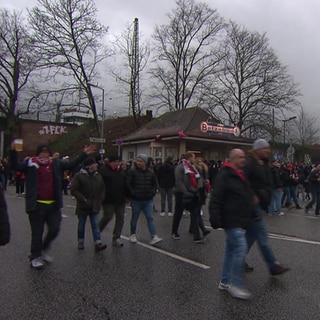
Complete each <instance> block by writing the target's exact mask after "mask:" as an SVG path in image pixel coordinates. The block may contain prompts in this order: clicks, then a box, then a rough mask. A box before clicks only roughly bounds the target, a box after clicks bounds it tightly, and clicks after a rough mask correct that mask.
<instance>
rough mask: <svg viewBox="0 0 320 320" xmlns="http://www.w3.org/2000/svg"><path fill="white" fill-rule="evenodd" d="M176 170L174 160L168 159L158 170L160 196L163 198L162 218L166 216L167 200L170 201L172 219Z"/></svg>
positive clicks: (169, 210) (169, 212)
mask: <svg viewBox="0 0 320 320" xmlns="http://www.w3.org/2000/svg"><path fill="white" fill-rule="evenodd" d="M174 169H175V165H174V164H173V158H172V157H168V158H167V159H166V161H165V162H164V163H163V164H161V165H160V166H159V168H158V170H157V177H158V183H159V186H160V196H161V212H160V216H161V217H164V216H165V215H166V212H165V208H166V200H167V201H168V216H169V217H172V216H173V213H172V197H173V187H174V184H175V180H174Z"/></svg>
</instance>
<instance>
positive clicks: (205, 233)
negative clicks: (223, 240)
mask: <svg viewBox="0 0 320 320" xmlns="http://www.w3.org/2000/svg"><path fill="white" fill-rule="evenodd" d="M202 233H203V236H204V237H206V236H207V235H208V234H210V233H211V231H210V230H209V229H205V230H204V231H202Z"/></svg>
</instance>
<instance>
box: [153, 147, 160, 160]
mask: <svg viewBox="0 0 320 320" xmlns="http://www.w3.org/2000/svg"><path fill="white" fill-rule="evenodd" d="M153 158H154V160H157V159H161V160H162V148H153Z"/></svg>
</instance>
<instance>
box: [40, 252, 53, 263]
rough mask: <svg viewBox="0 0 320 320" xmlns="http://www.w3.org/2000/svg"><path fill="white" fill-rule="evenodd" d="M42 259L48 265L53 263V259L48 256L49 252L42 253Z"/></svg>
mask: <svg viewBox="0 0 320 320" xmlns="http://www.w3.org/2000/svg"><path fill="white" fill-rule="evenodd" d="M41 259H42V260H43V261H45V262H48V263H51V262H53V258H52V257H51V256H49V255H48V252H47V251H42V254H41Z"/></svg>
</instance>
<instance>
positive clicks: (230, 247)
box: [209, 149, 254, 300]
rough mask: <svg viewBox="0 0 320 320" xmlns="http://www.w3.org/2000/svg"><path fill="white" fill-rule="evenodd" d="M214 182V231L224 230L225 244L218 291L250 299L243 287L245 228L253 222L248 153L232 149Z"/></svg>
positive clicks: (212, 206) (211, 208)
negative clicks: (246, 162) (246, 171)
mask: <svg viewBox="0 0 320 320" xmlns="http://www.w3.org/2000/svg"><path fill="white" fill-rule="evenodd" d="M229 159H230V162H226V163H225V164H224V165H223V166H222V168H221V170H220V171H219V173H218V174H217V177H216V179H215V184H214V188H213V191H212V195H211V198H210V204H209V215H210V222H211V225H212V227H213V228H214V229H217V228H223V229H224V231H225V234H226V245H225V252H224V259H223V265H222V273H221V281H220V283H219V286H218V288H219V289H220V290H225V291H228V292H229V294H230V295H231V296H232V297H234V298H238V299H244V300H247V299H250V298H251V294H250V293H249V291H248V290H247V289H246V288H245V286H244V264H245V258H246V254H247V249H248V246H247V240H246V235H245V233H246V229H248V227H249V226H250V224H251V221H252V219H253V214H254V210H253V203H252V200H253V191H252V190H251V188H250V185H249V181H248V179H247V177H246V176H245V174H244V173H243V170H242V169H243V167H244V164H245V153H244V152H243V151H242V150H241V149H233V150H231V151H230V155H229Z"/></svg>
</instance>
